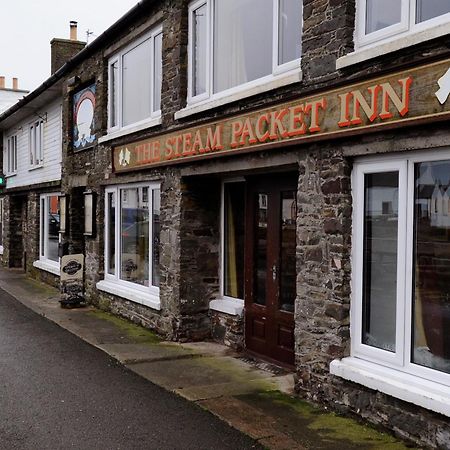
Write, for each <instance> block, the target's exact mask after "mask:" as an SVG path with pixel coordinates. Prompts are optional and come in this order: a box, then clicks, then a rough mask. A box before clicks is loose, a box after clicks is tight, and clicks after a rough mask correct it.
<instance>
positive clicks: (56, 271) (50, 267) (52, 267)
mask: <svg viewBox="0 0 450 450" xmlns="http://www.w3.org/2000/svg"><path fill="white" fill-rule="evenodd" d="M33 266H34V267H36V268H38V269H41V270H45V271H46V272H50V273H52V274H53V275H56V276H58V277H59V276H60V274H61V268H60V267H59V264H58V263H54V264H52V263H51V262H47V261H41V260H38V261H34V263H33Z"/></svg>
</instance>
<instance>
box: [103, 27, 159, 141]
mask: <svg viewBox="0 0 450 450" xmlns="http://www.w3.org/2000/svg"><path fill="white" fill-rule="evenodd" d="M162 33H163V28H162V25H159V26H157V27H155V28H153V29H152V30H150V31H149V32H147V33H145V34H144V35H143V36H141V37H140V38H139V39H136V40H135V41H133V42H132V43H131V44H129V45H127V46H126V47H124V48H123V49H121V50H120V52H118V53H116V54H115V55H114V56H112V57H111V58H110V59H109V61H108V81H109V82H108V134H114V133H120V132H125V133H126V132H130V133H131V132H133V131H135V129H136V128H137V129H143V128H146V127H150V126H153V125H157V124H160V123H161V121H160V118H161V109H159V110H157V111H156V110H154V98H155V82H154V74H155V37H156V36H158V35H160V34H162ZM146 41H150V55H149V58H150V74H149V79H148V81H149V83H150V98H149V103H150V109H151V113H150V116H149V117H146V118H144V119H142V120H140V121H138V122H135V123H132V124H128V125H125V126H124V125H123V83H122V70H123V58H124V56H125V55H126V54H127V53H128V52H130V51H131V50H133V49H134V48H136V47H138V46H139V45H141V44H143V43H144V42H146ZM115 63H117V66H118V69H117V72H118V73H117V77H118V80H117V91H118V92H117V94H116V101H117V105H116V107H117V115H116V122H117V123H116V125H114V126H113V125H112V124H111V117H112V115H111V110H112V107H113V89H112V83H110V81H111V71H112V70H113V69H112V66H113V64H115Z"/></svg>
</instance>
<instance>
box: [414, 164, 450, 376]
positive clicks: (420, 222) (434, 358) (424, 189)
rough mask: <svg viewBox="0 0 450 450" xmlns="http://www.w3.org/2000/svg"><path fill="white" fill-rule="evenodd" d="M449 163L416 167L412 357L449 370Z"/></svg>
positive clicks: (417, 361)
mask: <svg viewBox="0 0 450 450" xmlns="http://www.w3.org/2000/svg"><path fill="white" fill-rule="evenodd" d="M449 196H450V161H437V162H425V163H420V164H416V167H415V198H414V204H415V211H414V212H415V217H414V220H415V233H414V263H415V268H414V275H415V283H414V296H413V313H414V314H413V317H414V323H413V354H412V355H411V357H412V361H413V362H414V363H416V364H420V365H422V366H425V367H430V368H433V369H437V370H440V371H443V372H446V373H450V214H449V213H450V208H449V207H450V199H449Z"/></svg>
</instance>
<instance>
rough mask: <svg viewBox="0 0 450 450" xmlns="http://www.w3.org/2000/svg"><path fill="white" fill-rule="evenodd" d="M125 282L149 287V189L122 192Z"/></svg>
mask: <svg viewBox="0 0 450 450" xmlns="http://www.w3.org/2000/svg"><path fill="white" fill-rule="evenodd" d="M120 193H121V196H120V201H121V227H120V229H121V242H122V253H121V279H122V280H126V281H131V282H133V283H137V284H141V285H143V286H148V285H149V240H148V238H149V235H148V231H149V211H148V188H147V187H139V188H133V189H121V191H120Z"/></svg>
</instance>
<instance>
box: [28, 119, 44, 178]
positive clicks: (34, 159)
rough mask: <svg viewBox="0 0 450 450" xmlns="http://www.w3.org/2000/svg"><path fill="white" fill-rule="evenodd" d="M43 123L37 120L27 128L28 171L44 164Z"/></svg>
mask: <svg viewBox="0 0 450 450" xmlns="http://www.w3.org/2000/svg"><path fill="white" fill-rule="evenodd" d="M44 132H45V121H44V120H42V119H38V120H35V121H33V122H32V123H31V124H30V125H29V127H28V148H29V158H30V159H29V162H30V170H32V169H36V168H38V167H42V166H43V163H44Z"/></svg>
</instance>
